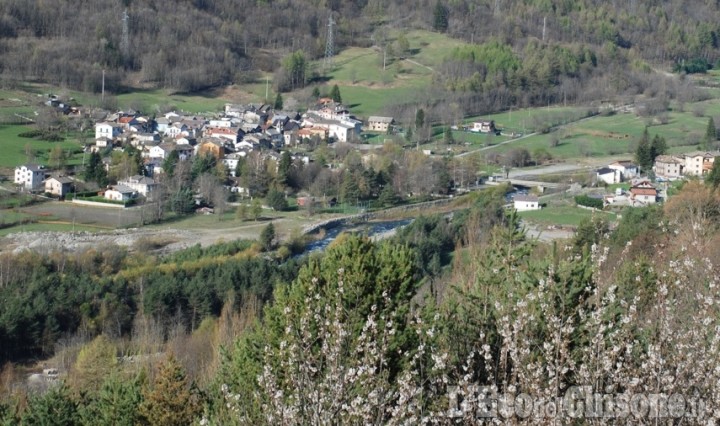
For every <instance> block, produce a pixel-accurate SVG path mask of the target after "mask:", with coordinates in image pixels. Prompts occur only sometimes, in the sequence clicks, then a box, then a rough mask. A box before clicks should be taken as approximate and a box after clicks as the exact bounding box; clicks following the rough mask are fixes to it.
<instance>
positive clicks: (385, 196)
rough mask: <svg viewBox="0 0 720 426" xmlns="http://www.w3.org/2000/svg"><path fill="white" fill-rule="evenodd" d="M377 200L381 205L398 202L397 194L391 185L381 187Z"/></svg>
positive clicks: (390, 204)
mask: <svg viewBox="0 0 720 426" xmlns="http://www.w3.org/2000/svg"><path fill="white" fill-rule="evenodd" d="M378 202H379V203H380V204H381V205H382V206H383V207H392V206H394V205H395V204H397V202H398V197H397V194H395V189H394V188H393V187H392V185H389V184H387V185H385V187H383V189H382V191H381V192H380V196H379V197H378Z"/></svg>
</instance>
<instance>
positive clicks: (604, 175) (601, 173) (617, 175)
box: [595, 167, 622, 185]
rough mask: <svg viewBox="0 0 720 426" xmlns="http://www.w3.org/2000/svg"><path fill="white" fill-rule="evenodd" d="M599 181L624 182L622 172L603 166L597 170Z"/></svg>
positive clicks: (596, 174)
mask: <svg viewBox="0 0 720 426" xmlns="http://www.w3.org/2000/svg"><path fill="white" fill-rule="evenodd" d="M595 176H596V177H597V180H598V182H605V183H606V184H608V185H612V184H614V183H620V182H622V173H621V172H620V171H619V170H613V169H611V168H609V167H602V168H599V169H597V170H596V171H595Z"/></svg>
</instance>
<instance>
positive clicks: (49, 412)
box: [21, 384, 80, 426]
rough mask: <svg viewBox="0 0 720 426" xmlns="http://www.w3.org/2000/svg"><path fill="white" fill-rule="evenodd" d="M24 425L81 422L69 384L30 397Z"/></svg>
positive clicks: (71, 425) (64, 425)
mask: <svg viewBox="0 0 720 426" xmlns="http://www.w3.org/2000/svg"><path fill="white" fill-rule="evenodd" d="M21 424H23V425H53V426H76V425H79V424H80V418H79V414H78V404H77V402H76V401H75V400H73V398H72V397H71V396H70V391H69V390H68V388H67V386H65V385H64V384H63V385H60V386H54V387H52V388H50V390H48V391H47V392H46V393H44V394H41V395H33V396H32V397H30V401H29V402H28V406H27V409H26V410H25V413H24V414H23V416H22V421H21Z"/></svg>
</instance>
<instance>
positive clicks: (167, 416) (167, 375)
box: [139, 354, 202, 426]
mask: <svg viewBox="0 0 720 426" xmlns="http://www.w3.org/2000/svg"><path fill="white" fill-rule="evenodd" d="M143 398H144V400H143V402H142V403H141V404H140V407H139V412H140V416H141V417H142V418H143V420H144V421H146V422H147V423H148V424H150V425H158V426H160V425H163V426H174V425H177V426H184V425H189V424H192V422H193V420H194V419H195V418H196V417H197V416H198V415H199V414H200V412H201V411H202V405H201V401H200V394H199V392H198V391H197V389H196V388H195V387H194V385H191V384H190V382H189V381H188V379H187V376H186V375H185V369H183V367H182V365H180V363H179V362H178V361H177V360H176V359H175V357H174V356H173V355H172V354H171V355H170V356H168V358H167V359H166V360H165V362H163V363H162V365H161V366H160V371H158V374H157V377H156V378H155V382H154V383H153V384H152V387H149V388H146V389H145V390H144V391H143Z"/></svg>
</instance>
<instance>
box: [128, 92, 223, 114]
mask: <svg viewBox="0 0 720 426" xmlns="http://www.w3.org/2000/svg"><path fill="white" fill-rule="evenodd" d="M115 98H116V99H117V102H118V106H119V107H120V108H128V107H129V108H133V109H137V110H140V111H143V112H144V113H147V114H153V113H160V112H164V111H168V110H176V111H182V112H188V113H201V112H220V111H221V110H222V109H223V106H224V105H225V104H226V103H227V102H230V100H229V99H221V98H219V97H216V96H215V95H213V94H212V93H208V94H207V95H202V94H192V95H179V94H173V93H171V92H169V91H167V90H141V91H134V92H131V93H123V94H119V95H117V96H116V97H115Z"/></svg>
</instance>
